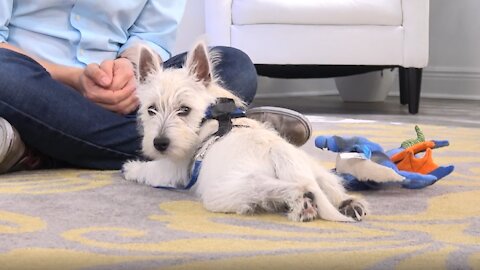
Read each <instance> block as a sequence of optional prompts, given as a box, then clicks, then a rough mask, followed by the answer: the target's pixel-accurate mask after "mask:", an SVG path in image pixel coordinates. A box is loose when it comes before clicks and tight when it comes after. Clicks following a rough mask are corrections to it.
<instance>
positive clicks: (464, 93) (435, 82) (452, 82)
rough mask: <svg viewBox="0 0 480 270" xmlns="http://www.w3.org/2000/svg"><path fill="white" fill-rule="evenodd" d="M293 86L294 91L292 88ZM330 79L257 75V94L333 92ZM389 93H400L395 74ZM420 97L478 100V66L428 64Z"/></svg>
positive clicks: (269, 95) (282, 95)
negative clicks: (276, 77) (457, 66)
mask: <svg viewBox="0 0 480 270" xmlns="http://www.w3.org/2000/svg"><path fill="white" fill-rule="evenodd" d="M292 89H295V91H292ZM336 94H338V91H337V89H336V86H335V82H334V80H333V79H271V78H265V77H260V79H259V88H258V93H257V96H258V97H293V96H318V95H336ZM389 95H390V96H398V95H399V86H398V76H397V77H396V78H395V87H394V89H393V90H392V91H391V92H390V93H389ZM421 96H422V97H427V98H444V99H468V100H480V69H474V68H456V67H427V68H425V69H424V72H423V81H422V93H421Z"/></svg>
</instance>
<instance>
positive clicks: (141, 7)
mask: <svg viewBox="0 0 480 270" xmlns="http://www.w3.org/2000/svg"><path fill="white" fill-rule="evenodd" d="M185 2H186V0H0V42H5V41H6V42H8V43H10V44H12V45H14V46H17V47H19V48H21V49H23V50H25V51H26V52H28V53H31V54H33V55H36V56H38V57H41V58H43V59H46V60H49V61H51V62H54V63H57V64H63V65H68V66H79V67H83V66H85V65H87V64H89V63H101V62H102V61H103V60H105V59H114V58H116V57H117V56H118V55H119V54H120V53H121V52H122V51H123V50H125V49H126V48H128V47H129V46H131V45H132V44H134V43H136V42H137V41H140V40H141V41H144V42H147V43H148V44H149V45H150V46H152V47H153V49H155V50H156V51H157V52H158V53H159V54H160V56H161V57H162V59H163V60H167V59H168V58H170V57H171V53H170V51H171V48H172V46H173V44H174V41H175V36H176V30H177V26H178V24H179V22H180V19H181V17H182V15H183V11H184V8H185Z"/></svg>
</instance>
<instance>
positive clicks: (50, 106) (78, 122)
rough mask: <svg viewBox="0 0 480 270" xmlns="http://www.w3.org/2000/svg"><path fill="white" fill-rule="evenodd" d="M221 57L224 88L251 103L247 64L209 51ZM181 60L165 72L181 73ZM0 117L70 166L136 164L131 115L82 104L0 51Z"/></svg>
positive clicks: (237, 54) (37, 69)
mask: <svg viewBox="0 0 480 270" xmlns="http://www.w3.org/2000/svg"><path fill="white" fill-rule="evenodd" d="M213 50H216V51H219V52H220V54H221V55H222V57H221V59H220V62H219V63H218V64H217V66H216V70H217V73H218V75H219V77H220V79H221V80H222V82H223V84H224V86H225V87H227V88H228V89H231V90H232V91H233V92H235V93H236V94H237V95H238V96H240V97H242V98H243V99H244V100H245V101H246V102H247V103H250V102H251V101H252V100H253V97H254V96H255V92H256V89H257V74H256V71H255V67H254V66H253V64H252V62H251V60H250V58H249V57H248V56H247V55H246V54H244V53H243V52H241V51H239V50H237V49H234V48H230V47H214V48H213ZM184 59H185V54H180V55H177V56H174V57H172V58H171V59H169V60H167V61H166V62H165V63H164V66H165V67H181V66H182V65H183V63H184ZM0 117H3V118H5V119H6V120H7V121H8V122H10V124H12V126H14V127H15V128H16V129H17V130H18V132H19V133H20V136H21V138H22V140H23V141H24V142H25V144H26V145H27V146H29V147H31V148H33V149H36V150H38V151H39V152H40V153H42V154H44V155H46V156H48V157H50V158H53V159H54V160H58V161H60V163H66V164H69V165H71V166H75V167H81V168H91V169H119V168H121V166H122V164H123V162H125V160H128V159H136V158H140V145H141V137H140V135H139V132H138V130H137V120H136V115H135V114H131V115H126V116H124V115H120V114H116V113H113V112H110V111H108V110H105V109H103V108H102V107H100V106H98V105H96V104H95V103H93V102H91V101H89V100H87V99H86V98H84V97H83V96H82V95H81V94H80V93H78V92H77V91H76V90H74V89H72V88H70V87H68V86H66V85H64V84H62V83H59V82H58V81H55V80H54V79H52V77H51V76H50V74H49V73H48V72H47V71H46V70H45V69H44V68H43V67H42V66H41V65H39V64H38V63H37V62H36V61H34V60H33V59H31V58H29V57H26V56H24V55H22V54H18V53H15V52H13V51H10V50H7V49H0Z"/></svg>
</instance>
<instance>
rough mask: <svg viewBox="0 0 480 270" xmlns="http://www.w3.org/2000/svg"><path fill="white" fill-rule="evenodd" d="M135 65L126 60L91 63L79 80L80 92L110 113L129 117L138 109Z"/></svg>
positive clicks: (118, 59)
mask: <svg viewBox="0 0 480 270" xmlns="http://www.w3.org/2000/svg"><path fill="white" fill-rule="evenodd" d="M135 89H136V80H135V74H134V71H133V65H132V63H131V62H130V61H129V60H128V59H126V58H117V59H115V60H105V61H103V62H102V63H101V64H100V65H99V64H96V63H92V64H89V65H87V66H86V67H85V69H84V70H83V73H82V74H81V75H80V78H79V85H78V89H77V90H79V91H80V93H82V94H83V96H85V97H86V98H88V99H89V100H91V101H92V102H95V103H96V104H98V105H100V106H102V107H104V108H105V109H107V110H110V111H113V112H116V113H120V114H128V113H131V112H132V111H134V110H135V109H136V108H137V107H138V104H139V103H138V98H137V96H136V94H135Z"/></svg>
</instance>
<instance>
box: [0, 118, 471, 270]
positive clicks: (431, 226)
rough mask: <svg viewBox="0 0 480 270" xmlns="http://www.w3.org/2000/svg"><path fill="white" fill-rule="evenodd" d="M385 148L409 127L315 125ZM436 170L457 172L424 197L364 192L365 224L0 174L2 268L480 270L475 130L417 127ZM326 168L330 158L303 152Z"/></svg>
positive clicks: (91, 175) (75, 180)
mask: <svg viewBox="0 0 480 270" xmlns="http://www.w3.org/2000/svg"><path fill="white" fill-rule="evenodd" d="M314 127H315V129H316V132H315V134H314V135H315V136H318V135H341V136H347V135H359V136H365V137H367V138H369V139H370V140H372V141H374V142H377V143H379V144H380V145H382V146H383V147H384V148H385V149H389V148H394V147H398V146H399V144H400V142H401V141H403V140H405V139H408V138H412V137H414V135H415V134H414V130H413V125H410V124H408V125H407V124H391V123H377V122H372V123H369V122H366V123H341V122H340V123H338V122H337V123H317V124H315V125H314ZM421 128H422V130H423V131H424V133H425V135H426V138H427V139H438V140H449V141H450V146H448V147H445V148H440V149H435V150H434V153H433V156H434V160H435V162H436V163H437V164H440V165H450V164H453V165H455V171H454V172H453V173H452V174H451V175H449V176H447V177H446V178H445V179H442V180H440V181H439V182H437V183H436V184H434V185H433V186H430V187H427V188H425V189H421V190H406V189H400V188H397V189H388V190H379V191H368V192H362V193H359V195H360V196H363V197H364V198H365V199H366V200H367V201H368V202H369V203H370V208H371V211H372V213H371V215H369V216H367V218H366V219H365V220H364V221H363V222H360V223H355V224H347V223H335V222H326V221H321V220H316V221H313V222H309V223H294V222H290V221H288V220H287V219H286V217H285V216H283V215H281V214H263V215H255V216H238V215H233V214H215V213H210V212H207V211H205V210H204V209H203V207H202V205H201V204H200V203H199V202H198V201H197V200H196V199H195V198H194V197H193V196H192V195H191V194H189V193H185V192H175V191H166V190H160V189H154V188H150V187H146V186H141V185H137V184H133V183H129V182H126V181H124V180H122V178H121V175H120V174H119V172H116V171H106V172H105V171H89V170H72V169H62V170H51V171H35V172H18V173H13V174H9V175H3V176H0V269H480V143H479V142H478V140H479V138H480V130H478V129H473V128H451V127H450V128H447V127H441V126H421ZM304 148H305V150H306V151H307V152H309V153H310V154H312V155H314V156H315V157H316V158H318V159H319V162H321V163H322V164H323V165H324V166H326V167H328V168H333V167H334V160H335V156H334V154H333V153H330V152H325V151H321V150H319V149H317V148H315V147H314V146H313V138H312V140H311V141H310V142H309V143H308V145H307V146H305V147H304Z"/></svg>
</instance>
